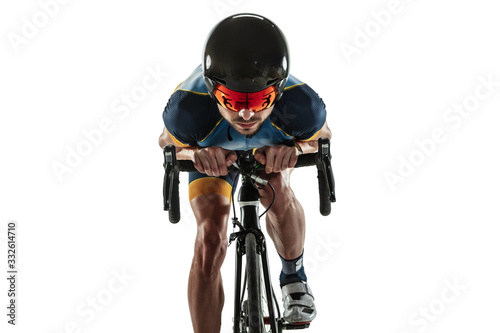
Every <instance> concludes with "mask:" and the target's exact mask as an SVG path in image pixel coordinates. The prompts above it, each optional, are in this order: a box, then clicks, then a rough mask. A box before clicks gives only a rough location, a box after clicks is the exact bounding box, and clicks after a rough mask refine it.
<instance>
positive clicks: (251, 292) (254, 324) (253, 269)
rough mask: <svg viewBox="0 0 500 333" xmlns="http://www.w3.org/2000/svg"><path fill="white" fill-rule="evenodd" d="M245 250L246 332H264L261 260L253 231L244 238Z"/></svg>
mask: <svg viewBox="0 0 500 333" xmlns="http://www.w3.org/2000/svg"><path fill="white" fill-rule="evenodd" d="M245 250H246V278H247V295H248V299H247V304H246V310H247V313H246V314H247V316H248V317H247V320H248V327H247V329H248V330H247V332H248V333H263V332H264V329H265V328H264V315H263V311H262V310H263V309H262V287H261V283H262V280H261V274H262V273H261V271H262V267H261V261H260V259H261V258H260V255H259V254H258V253H257V240H256V239H255V235H254V234H253V233H248V234H247V235H246V238H245Z"/></svg>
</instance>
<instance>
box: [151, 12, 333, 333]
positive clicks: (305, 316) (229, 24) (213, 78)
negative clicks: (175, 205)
mask: <svg viewBox="0 0 500 333" xmlns="http://www.w3.org/2000/svg"><path fill="white" fill-rule="evenodd" d="M289 64H290V60H289V52H288V46H287V42H286V39H285V36H284V35H283V33H282V32H281V30H280V29H279V28H278V27H277V26H276V25H275V24H274V23H273V22H271V21H270V20H268V19H266V18H264V17H262V16H260V15H255V14H238V15H234V16H231V17H228V18H226V19H224V20H222V21H221V22H220V23H219V24H217V25H216V26H215V27H214V28H213V30H212V31H211V32H210V34H209V36H208V39H207V41H206V43H205V47H204V52H203V59H202V64H201V65H200V66H198V67H197V68H196V69H195V70H194V72H193V73H192V74H191V75H190V76H189V77H188V78H187V79H186V80H185V81H183V82H182V83H181V84H180V85H179V86H178V87H177V88H176V90H175V91H174V93H173V94H172V95H171V97H170V99H169V101H168V103H167V106H166V107H165V110H164V112H163V120H164V124H165V128H164V130H163V133H162V134H161V136H160V139H159V143H160V146H161V147H164V146H165V145H167V144H173V145H175V146H176V147H177V149H176V150H177V158H178V159H188V160H192V161H193V162H194V165H195V167H196V169H197V170H198V172H192V173H190V175H189V200H190V204H191V207H192V209H193V212H194V216H195V218H196V222H197V227H198V228H197V235H196V240H195V248H194V257H193V261H192V266H191V271H190V276H189V281H188V300H189V308H190V313H191V319H192V323H193V328H194V331H195V332H197V333H198V332H203V333H212V332H219V331H220V325H221V312H222V307H223V303H224V292H223V287H222V278H221V273H220V268H221V266H222V263H223V261H224V258H225V255H226V250H227V246H228V240H227V226H228V219H229V213H230V201H231V199H230V194H231V189H232V186H236V184H233V179H234V176H235V175H232V174H231V173H229V174H228V171H227V167H228V166H230V165H231V164H232V163H234V162H235V160H236V157H237V155H236V153H235V150H249V149H253V150H254V155H255V159H256V160H257V161H258V162H260V163H262V164H264V165H265V173H264V172H263V175H264V177H265V178H267V179H268V180H269V182H270V183H271V185H273V187H274V188H275V191H276V199H275V202H274V204H273V206H272V207H271V209H270V210H269V211H268V212H267V214H266V229H267V232H268V234H269V236H270V238H271V239H272V240H273V242H274V245H275V247H276V249H277V251H278V254H279V255H280V258H281V261H282V264H283V265H282V271H281V274H280V285H281V290H282V296H283V302H284V309H285V311H284V318H285V320H286V321H288V322H290V323H295V324H298V323H307V322H310V321H312V320H313V319H314V318H315V317H316V308H315V306H314V297H313V295H312V292H311V288H310V287H309V285H308V284H307V277H306V274H305V272H304V267H303V264H302V263H303V259H302V258H303V249H304V238H305V218H304V211H303V209H302V206H301V205H300V203H299V202H298V201H297V199H296V198H295V195H294V193H293V191H292V189H291V188H290V181H289V177H290V172H291V170H292V169H293V166H294V165H295V163H296V162H297V156H298V155H299V154H301V153H312V152H315V151H316V150H317V138H319V137H322V136H325V137H328V138H330V137H331V133H330V130H329V128H328V126H327V123H326V110H325V105H324V103H323V101H322V100H321V99H320V98H319V96H318V95H317V94H316V93H315V92H314V91H313V90H312V89H311V88H310V87H309V86H308V85H307V84H305V83H303V82H301V81H299V80H298V79H297V78H295V77H294V76H292V75H290V74H289ZM259 192H260V193H259V194H260V196H261V203H262V205H263V206H264V207H268V206H269V204H270V203H271V200H272V193H271V191H270V190H269V189H268V186H266V187H264V188H263V189H260V190H259Z"/></svg>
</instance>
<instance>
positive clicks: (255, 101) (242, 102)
mask: <svg viewBox="0 0 500 333" xmlns="http://www.w3.org/2000/svg"><path fill="white" fill-rule="evenodd" d="M214 94H215V98H217V101H218V102H219V103H220V104H221V105H222V106H223V107H225V108H226V109H229V110H231V111H235V112H239V111H240V110H241V109H249V110H252V111H253V112H259V111H262V110H265V109H267V108H269V107H270V106H271V105H273V103H274V101H275V99H276V95H277V91H276V88H275V87H269V88H266V89H264V90H261V91H258V92H254V93H241V92H237V91H233V90H231V89H228V88H226V87H224V86H223V85H221V84H218V85H217V86H216V87H215V91H214Z"/></svg>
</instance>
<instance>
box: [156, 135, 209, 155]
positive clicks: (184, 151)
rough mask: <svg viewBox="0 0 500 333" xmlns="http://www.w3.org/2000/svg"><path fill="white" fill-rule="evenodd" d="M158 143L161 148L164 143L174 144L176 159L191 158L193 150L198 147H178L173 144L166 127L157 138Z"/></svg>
mask: <svg viewBox="0 0 500 333" xmlns="http://www.w3.org/2000/svg"><path fill="white" fill-rule="evenodd" d="M158 144H159V145H160V147H161V148H162V149H163V148H164V147H165V146H166V145H174V146H175V153H176V157H177V159H178V160H192V158H193V155H194V152H195V151H196V150H198V149H199V147H179V146H178V145H176V144H175V142H174V140H172V137H171V136H170V134H169V133H168V131H167V129H166V128H164V129H163V133H162V134H161V135H160V138H159V139H158Z"/></svg>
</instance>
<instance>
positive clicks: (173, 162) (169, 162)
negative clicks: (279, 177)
mask: <svg viewBox="0 0 500 333" xmlns="http://www.w3.org/2000/svg"><path fill="white" fill-rule="evenodd" d="M163 153H164V165H163V166H164V168H165V176H164V181H163V203H164V210H167V211H168V212H169V220H170V222H172V223H177V222H179V220H180V210H179V171H191V172H192V171H196V169H195V168H194V165H193V163H192V162H191V161H183V160H177V159H176V148H175V147H174V146H173V145H168V146H165V147H164V149H163ZM237 162H238V164H239V165H240V166H239V167H238V166H235V165H233V166H231V167H229V168H228V170H230V171H237V172H239V174H240V175H241V176H242V185H241V188H240V191H239V194H238V203H239V205H240V213H241V214H240V215H241V220H242V222H243V223H242V224H240V223H239V222H238V219H237V218H236V217H235V218H234V219H233V224H234V225H238V226H239V227H240V231H238V232H235V233H232V234H231V236H230V244H231V242H232V241H234V240H236V241H237V242H236V267H235V276H236V279H235V300H234V332H235V333H242V332H241V331H240V327H239V326H240V319H241V313H242V311H241V310H242V308H241V305H242V301H243V300H242V299H241V297H242V296H241V291H242V288H241V287H242V284H241V274H242V258H243V256H244V255H245V251H246V248H245V236H246V235H248V234H249V233H253V234H254V235H255V243H256V248H257V249H256V252H257V255H260V261H261V267H262V275H263V278H264V288H265V296H266V298H267V306H268V309H267V310H268V314H269V321H268V322H266V323H265V324H267V325H270V326H271V332H272V333H281V331H282V330H287V329H301V328H307V327H309V324H303V325H293V324H289V323H285V322H284V320H283V319H282V318H280V317H281V314H280V311H279V306H278V304H277V301H276V297H275V295H274V291H273V288H272V285H271V282H270V281H271V280H270V277H269V262H268V257H267V246H266V241H265V237H264V234H263V233H262V231H261V228H260V222H259V204H260V196H259V191H258V189H257V188H256V187H255V185H254V183H253V182H254V181H255V182H256V183H259V184H261V185H267V181H266V180H264V179H262V178H260V177H258V176H257V175H256V174H255V171H257V170H262V169H263V167H262V165H260V166H259V165H257V164H258V163H256V162H255V161H254V160H253V156H252V154H251V151H250V152H245V154H243V155H240V157H239V158H238V161H237ZM235 164H236V163H235ZM313 165H315V166H316V167H317V170H318V187H319V204H320V205H319V210H320V212H321V214H322V215H324V216H326V215H328V214H330V209H331V208H330V205H331V203H332V202H335V201H336V198H335V181H334V178H333V172H332V168H331V164H330V140H329V139H328V138H319V139H318V152H317V153H312V154H304V155H301V156H299V158H298V161H297V164H296V165H295V167H296V168H297V167H304V166H313ZM273 191H274V190H273ZM252 243H253V240H252ZM250 267H251V266H250ZM259 292H260V291H259ZM275 308H276V312H277V316H276V313H275ZM244 333H246V332H244Z"/></svg>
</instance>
